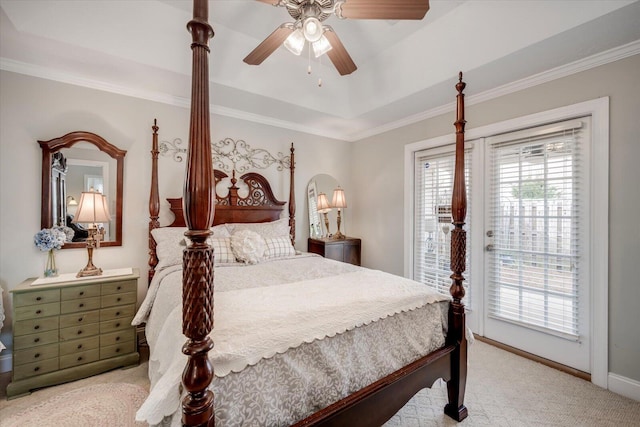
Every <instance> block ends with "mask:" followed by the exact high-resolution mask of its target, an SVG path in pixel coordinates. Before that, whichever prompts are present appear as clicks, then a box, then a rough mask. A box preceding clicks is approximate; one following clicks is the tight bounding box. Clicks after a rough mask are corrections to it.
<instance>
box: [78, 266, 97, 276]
mask: <svg viewBox="0 0 640 427" xmlns="http://www.w3.org/2000/svg"><path fill="white" fill-rule="evenodd" d="M100 275H102V269H101V268H98V267H96V266H95V265H91V266H88V265H87V266H86V267H85V268H83V269H82V270H80V271H79V272H78V274H76V277H89V276H100Z"/></svg>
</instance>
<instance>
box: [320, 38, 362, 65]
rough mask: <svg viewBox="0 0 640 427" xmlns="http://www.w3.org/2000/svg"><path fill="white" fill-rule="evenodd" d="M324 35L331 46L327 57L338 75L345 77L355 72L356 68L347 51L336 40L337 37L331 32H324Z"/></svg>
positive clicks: (338, 40)
mask: <svg viewBox="0 0 640 427" xmlns="http://www.w3.org/2000/svg"><path fill="white" fill-rule="evenodd" d="M324 35H325V37H326V38H327V39H329V43H330V44H331V50H330V51H329V52H327V55H328V56H329V59H331V62H333V65H334V66H335V67H336V69H337V70H338V72H339V73H340V75H341V76H346V75H347V74H351V73H353V72H354V71H355V70H357V69H358V67H356V64H355V63H354V62H353V59H351V56H349V53H348V52H347V49H345V48H344V45H343V44H342V42H341V41H340V39H339V38H338V35H337V34H336V33H334V32H333V31H331V30H329V31H325V33H324Z"/></svg>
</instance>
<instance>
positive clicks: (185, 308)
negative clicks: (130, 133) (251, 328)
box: [182, 0, 216, 426]
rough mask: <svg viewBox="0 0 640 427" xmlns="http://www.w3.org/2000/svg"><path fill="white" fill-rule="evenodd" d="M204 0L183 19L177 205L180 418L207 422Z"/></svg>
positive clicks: (209, 172)
mask: <svg viewBox="0 0 640 427" xmlns="http://www.w3.org/2000/svg"><path fill="white" fill-rule="evenodd" d="M208 15H209V11H208V0H194V1H193V19H192V20H191V21H189V23H188V24H187V28H188V29H189V32H190V33H191V36H192V39H193V43H192V44H191V50H192V55H193V56H192V57H193V62H192V78H191V122H190V128H189V154H188V156H187V169H186V172H187V173H186V177H185V183H184V197H183V209H184V216H185V221H186V224H187V227H188V228H189V230H188V231H187V232H186V233H185V235H186V236H187V237H188V239H189V240H190V241H191V244H190V245H189V246H188V247H187V248H186V249H185V250H184V255H183V261H182V267H183V276H182V332H183V333H184V335H185V336H186V337H187V338H188V340H187V342H186V343H185V345H184V346H183V347H182V352H183V353H184V354H186V355H187V356H188V360H187V365H186V367H185V369H184V372H183V373H182V384H183V386H184V390H185V391H186V393H187V395H186V396H185V397H184V399H183V400H182V423H183V424H184V425H186V426H207V425H211V426H212V425H213V423H214V416H213V393H212V392H211V391H210V390H208V386H209V384H210V383H211V381H212V379H213V366H212V365H211V362H210V361H209V357H208V352H209V350H211V349H212V348H213V341H212V340H211V338H209V336H208V335H209V333H210V332H211V330H212V329H213V256H214V254H213V248H212V247H211V246H209V244H207V237H209V234H211V231H210V230H209V227H210V226H211V225H212V224H213V215H214V209H215V197H216V196H215V187H214V178H213V165H212V161H211V132H210V119H209V117H210V116H209V39H210V38H211V37H213V29H212V28H211V26H210V25H209V23H208V22H207V19H208Z"/></svg>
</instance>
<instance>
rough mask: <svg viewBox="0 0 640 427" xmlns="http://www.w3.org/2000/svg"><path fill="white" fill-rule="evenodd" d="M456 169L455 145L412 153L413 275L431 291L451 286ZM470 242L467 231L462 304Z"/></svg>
mask: <svg viewBox="0 0 640 427" xmlns="http://www.w3.org/2000/svg"><path fill="white" fill-rule="evenodd" d="M470 167H471V145H470V144H467V146H466V147H465V182H466V189H467V194H469V193H470V191H471V181H470ZM454 169H455V146H453V145H450V146H446V147H441V148H437V149H429V150H423V151H419V152H416V153H415V195H414V202H415V212H414V236H413V241H414V251H413V253H414V260H413V278H414V280H416V281H418V282H421V283H424V284H426V285H428V286H430V287H431V288H433V289H434V290H436V291H438V292H440V293H443V294H446V295H449V288H450V287H451V278H450V276H451V274H452V273H451V265H450V257H451V230H452V229H453V225H452V224H451V223H452V221H453V219H452V217H451V198H452V194H453V175H454ZM470 201H471V198H470V197H467V217H466V225H465V229H466V230H467V229H469V227H470V221H471V205H470ZM470 244H471V238H470V235H469V234H467V253H466V272H465V273H463V275H464V276H465V278H466V280H465V281H464V287H465V290H466V291H467V292H466V295H465V297H464V299H463V301H464V303H465V304H466V305H467V306H469V305H470V302H471V295H470V293H469V289H470V280H469V279H470V271H471V264H470Z"/></svg>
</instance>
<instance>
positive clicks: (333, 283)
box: [134, 257, 448, 424]
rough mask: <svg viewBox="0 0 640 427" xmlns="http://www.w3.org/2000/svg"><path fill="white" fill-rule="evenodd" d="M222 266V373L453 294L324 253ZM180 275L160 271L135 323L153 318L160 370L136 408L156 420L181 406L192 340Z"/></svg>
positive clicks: (151, 333) (218, 310)
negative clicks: (186, 347) (185, 331)
mask: <svg viewBox="0 0 640 427" xmlns="http://www.w3.org/2000/svg"><path fill="white" fill-rule="evenodd" d="M215 274H216V276H215V283H216V292H215V328H214V331H213V332H212V339H213V340H214V343H215V347H214V349H213V350H212V351H211V352H210V358H211V360H212V362H213V366H214V372H215V375H216V377H217V378H222V377H225V376H227V375H229V374H230V373H232V372H241V371H243V370H244V369H245V368H246V367H248V366H252V365H256V364H257V363H258V362H260V361H261V360H263V359H270V358H273V357H274V356H275V355H278V354H282V353H285V352H286V351H287V350H289V349H295V348H297V347H299V346H301V345H302V344H304V343H312V342H314V341H318V340H323V339H325V338H326V337H333V336H336V335H337V334H343V333H345V332H346V331H350V330H353V329H355V328H358V327H360V326H363V325H367V324H371V323H372V322H375V321H378V320H380V319H383V318H386V317H389V316H392V315H394V314H397V313H402V312H409V311H412V310H414V309H417V308H419V307H422V306H425V305H426V304H430V303H433V302H438V301H446V300H447V299H448V297H447V296H444V295H441V294H438V293H435V292H433V291H431V290H430V289H429V288H427V287H426V286H424V285H420V284H418V283H416V282H414V281H411V280H408V279H404V278H402V277H399V276H394V275H390V274H387V273H383V272H380V271H374V270H368V269H363V268H359V267H354V266H351V265H349V264H344V263H338V262H331V261H328V260H325V259H322V258H318V257H296V258H295V259H289V260H283V261H277V262H271V263H265V264H259V265H256V266H250V267H244V266H242V267H241V266H236V267H222V268H217V269H216V273H215ZM163 276H164V277H163ZM181 278H182V274H181V270H180V269H179V266H176V267H171V268H168V269H165V270H164V271H162V272H160V273H158V277H156V278H154V282H153V283H152V286H151V287H150V289H149V292H148V295H147V298H146V299H145V301H144V302H143V305H142V307H141V308H140V310H139V312H138V315H136V318H135V319H134V324H135V323H138V322H143V321H145V320H148V324H147V335H148V341H149V343H150V348H151V355H150V359H151V364H152V365H153V366H154V370H155V371H157V372H155V373H154V375H153V376H152V378H151V380H152V390H151V393H150V396H149V398H148V399H147V401H146V402H145V403H144V404H143V406H142V407H141V408H140V410H139V411H138V414H137V419H138V420H144V421H147V422H149V423H150V424H157V423H159V422H160V421H161V420H162V418H163V417H164V416H168V415H171V414H173V413H174V412H175V411H176V410H177V408H178V406H179V393H177V392H176V390H178V388H179V384H180V379H181V374H182V370H183V369H184V366H185V363H186V357H185V356H184V355H183V354H182V352H181V351H180V348H181V347H182V345H183V344H184V342H185V338H184V336H183V335H182V333H181V328H180V327H179V325H180V324H181V317H182V310H181V281H182V280H181ZM305 278H307V280H304V279H305ZM160 283H162V284H161V285H160ZM154 304H155V307H154V309H153V313H151V314H150V315H149V313H150V312H149V310H150V308H151V306H152V305H154ZM176 325H177V326H176Z"/></svg>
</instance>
